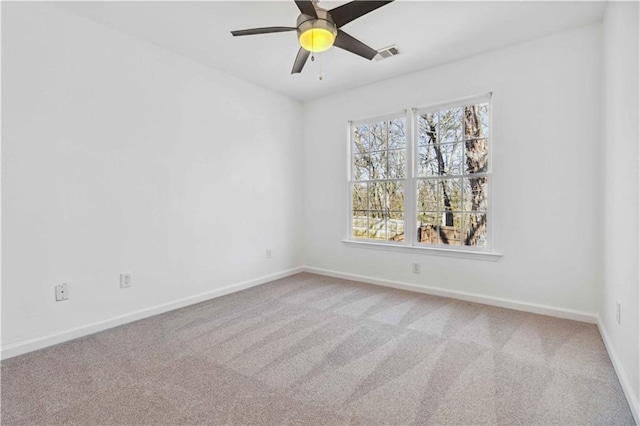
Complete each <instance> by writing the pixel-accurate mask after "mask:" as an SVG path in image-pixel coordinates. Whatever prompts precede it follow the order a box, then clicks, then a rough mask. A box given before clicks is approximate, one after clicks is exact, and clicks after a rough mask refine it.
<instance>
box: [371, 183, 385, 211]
mask: <svg viewBox="0 0 640 426" xmlns="http://www.w3.org/2000/svg"><path fill="white" fill-rule="evenodd" d="M385 185H386V184H385V183H384V182H369V210H386V208H387V201H386V200H387V198H386V190H385Z"/></svg>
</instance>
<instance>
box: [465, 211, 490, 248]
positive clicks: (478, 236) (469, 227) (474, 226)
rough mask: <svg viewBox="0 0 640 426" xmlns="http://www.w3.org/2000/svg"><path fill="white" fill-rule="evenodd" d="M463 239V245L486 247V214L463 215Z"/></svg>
mask: <svg viewBox="0 0 640 426" xmlns="http://www.w3.org/2000/svg"><path fill="white" fill-rule="evenodd" d="M463 219H464V228H465V237H464V240H463V242H462V244H463V245H466V246H471V247H486V246H487V215H486V213H478V214H475V213H469V214H465V215H464V218H463Z"/></svg>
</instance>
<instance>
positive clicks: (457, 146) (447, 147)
mask: <svg viewBox="0 0 640 426" xmlns="http://www.w3.org/2000/svg"><path fill="white" fill-rule="evenodd" d="M433 148H434V149H435V151H436V154H438V153H439V154H440V155H441V156H442V166H443V167H442V168H440V169H438V172H439V174H440V175H441V176H444V175H459V174H461V173H462V143H461V142H458V143H453V144H443V145H435V146H434V147H433Z"/></svg>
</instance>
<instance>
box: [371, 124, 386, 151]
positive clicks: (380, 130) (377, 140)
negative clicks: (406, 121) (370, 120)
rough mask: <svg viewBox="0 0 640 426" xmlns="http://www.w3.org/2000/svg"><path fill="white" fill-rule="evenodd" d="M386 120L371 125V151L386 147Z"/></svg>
mask: <svg viewBox="0 0 640 426" xmlns="http://www.w3.org/2000/svg"><path fill="white" fill-rule="evenodd" d="M387 145H388V144H387V122H386V121H382V122H380V123H374V124H372V125H371V151H381V150H383V149H387Z"/></svg>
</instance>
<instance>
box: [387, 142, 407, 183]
mask: <svg viewBox="0 0 640 426" xmlns="http://www.w3.org/2000/svg"><path fill="white" fill-rule="evenodd" d="M404 154H405V151H404V149H402V150H395V151H389V173H388V177H389V178H390V179H393V178H404V177H405V173H406V165H405V161H404Z"/></svg>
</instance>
